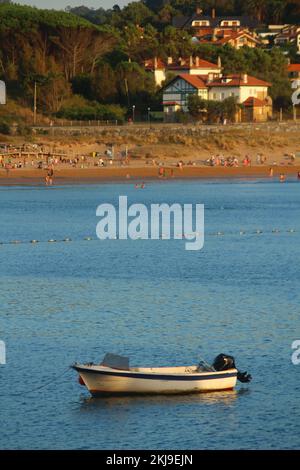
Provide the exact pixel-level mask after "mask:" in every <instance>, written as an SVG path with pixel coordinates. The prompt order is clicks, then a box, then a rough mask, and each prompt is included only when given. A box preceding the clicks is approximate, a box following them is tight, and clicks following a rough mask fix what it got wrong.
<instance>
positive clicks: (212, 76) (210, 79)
mask: <svg viewBox="0 0 300 470" xmlns="http://www.w3.org/2000/svg"><path fill="white" fill-rule="evenodd" d="M213 81H214V74H213V73H212V72H210V73H209V74H208V78H207V83H211V82H213Z"/></svg>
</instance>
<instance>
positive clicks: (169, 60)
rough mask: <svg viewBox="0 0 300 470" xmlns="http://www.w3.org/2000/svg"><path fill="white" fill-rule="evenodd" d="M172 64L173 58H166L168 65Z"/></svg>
mask: <svg viewBox="0 0 300 470" xmlns="http://www.w3.org/2000/svg"><path fill="white" fill-rule="evenodd" d="M171 64H173V58H172V57H168V65H171Z"/></svg>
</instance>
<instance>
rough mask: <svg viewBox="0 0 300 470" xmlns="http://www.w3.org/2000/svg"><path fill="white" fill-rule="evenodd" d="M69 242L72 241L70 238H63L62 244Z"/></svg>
mask: <svg viewBox="0 0 300 470" xmlns="http://www.w3.org/2000/svg"><path fill="white" fill-rule="evenodd" d="M71 241H72V239H71V238H64V239H63V242H71Z"/></svg>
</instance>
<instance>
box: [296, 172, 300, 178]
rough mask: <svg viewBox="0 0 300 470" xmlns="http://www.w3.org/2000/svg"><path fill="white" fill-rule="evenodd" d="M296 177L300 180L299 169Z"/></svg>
mask: <svg viewBox="0 0 300 470" xmlns="http://www.w3.org/2000/svg"><path fill="white" fill-rule="evenodd" d="M297 177H298V180H300V171H298V175H297Z"/></svg>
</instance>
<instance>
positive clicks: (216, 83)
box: [163, 73, 272, 121]
mask: <svg viewBox="0 0 300 470" xmlns="http://www.w3.org/2000/svg"><path fill="white" fill-rule="evenodd" d="M270 86H271V83H268V82H265V81H264V80H260V79H258V78H256V77H252V76H250V75H247V74H242V75H224V76H220V77H216V76H214V74H212V73H210V74H208V75H206V76H202V75H189V74H180V75H177V76H176V77H175V78H173V80H171V81H170V82H169V83H168V84H167V85H165V86H164V87H163V106H164V113H165V118H166V120H167V121H171V120H172V119H174V117H175V115H174V113H175V112H176V111H178V110H182V111H183V112H187V111H188V97H189V95H190V94H196V95H198V96H199V97H201V98H202V99H204V100H211V101H224V100H225V99H227V98H230V97H234V98H235V99H236V102H237V103H238V104H240V105H244V106H243V107H242V108H243V109H244V108H245V109H247V112H245V113H244V114H243V113H240V116H239V117H238V119H239V120H241V119H243V118H246V117H249V116H250V117H252V118H251V119H250V120H260V121H265V120H267V119H268V117H271V116H272V100H271V98H270V97H269V96H268V88H269V87H270ZM250 108H251V111H250ZM247 120H248V119H247Z"/></svg>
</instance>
